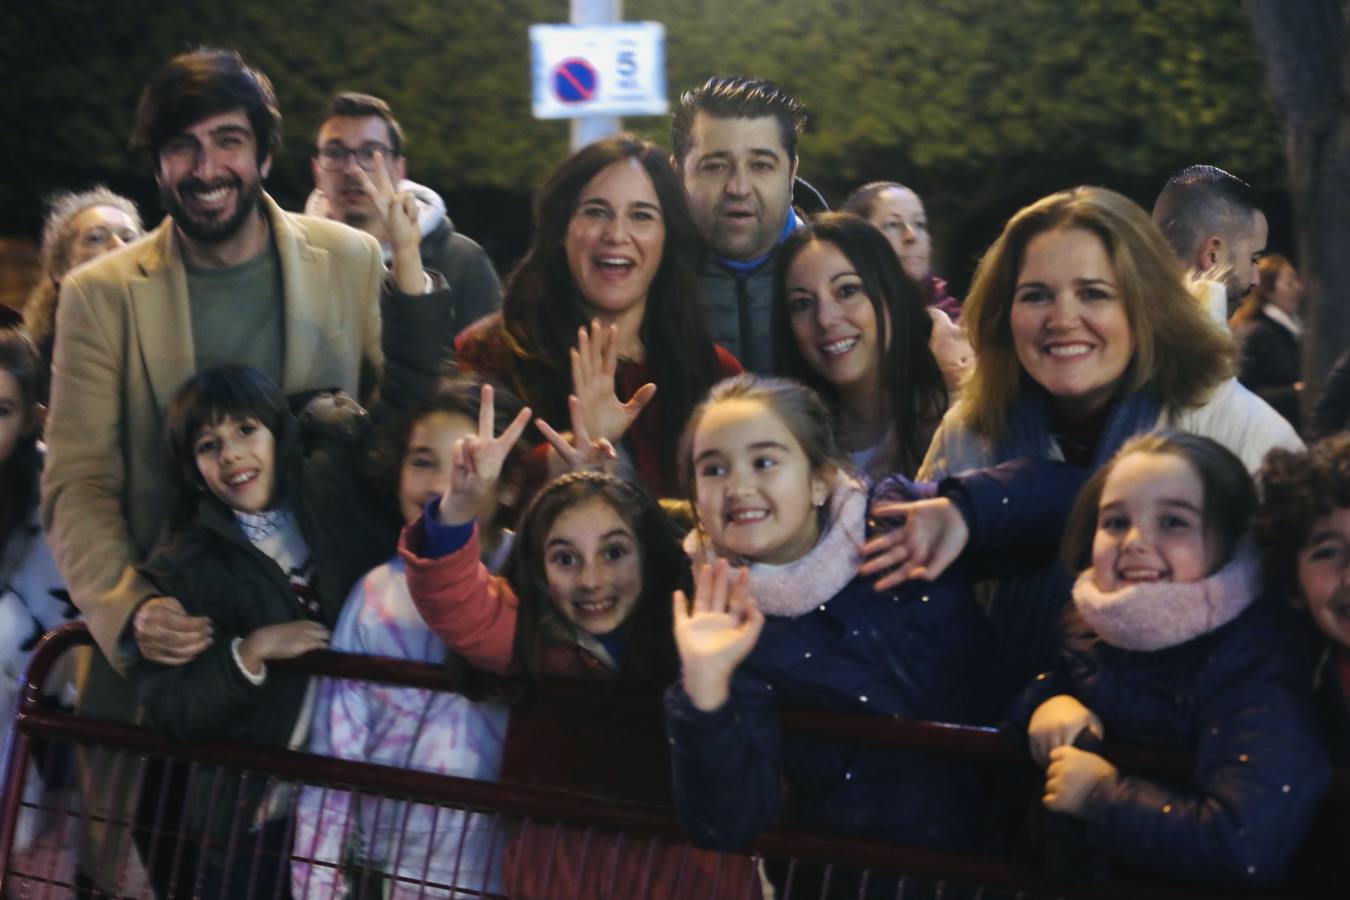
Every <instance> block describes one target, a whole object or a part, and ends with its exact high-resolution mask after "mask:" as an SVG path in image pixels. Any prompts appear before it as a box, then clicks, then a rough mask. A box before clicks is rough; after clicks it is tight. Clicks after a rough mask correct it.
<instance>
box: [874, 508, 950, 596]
mask: <svg viewBox="0 0 1350 900" xmlns="http://www.w3.org/2000/svg"><path fill="white" fill-rule="evenodd" d="M871 513H872V515H873V516H874V517H875V518H878V519H891V520H897V521H898V522H899V524H898V525H896V526H895V527H894V528H892V529H891V530H890V531H887V532H885V533H884V534H878V535H875V536H873V537H872V538H871V539H870V540H868V541H867V543H865V544H863V548H862V552H863V556H865V557H867V559H866V561H865V562H864V563H863V564H862V565H861V566H859V567H858V574H860V575H877V574H880V575H881V577H880V578H878V579H877V582H876V589H877V590H879V591H884V590H887V589H888V588H892V587H895V586H896V585H897V584H900V583H901V582H903V581H908V580H910V579H912V578H921V579H924V580H926V581H933V580H935V579H936V578H938V577H939V576H941V575H942V573H943V572H945V571H947V567H948V566H950V565H951V564H952V563H953V562H955V561H956V558H957V557H958V556H960V555H961V551H962V550H964V549H965V547H966V542H967V541H968V540H970V529H969V527H967V525H966V520H965V517H964V516H962V515H961V511H960V510H959V509H957V508H956V506H955V504H953V503H952V502H951V501H950V500H948V499H946V498H945V497H940V498H938V499H936V500H916V501H914V502H912V503H896V502H890V501H886V502H880V503H875V504H873V506H872V509H871Z"/></svg>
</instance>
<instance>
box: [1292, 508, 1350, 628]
mask: <svg viewBox="0 0 1350 900" xmlns="http://www.w3.org/2000/svg"><path fill="white" fill-rule="evenodd" d="M1347 573H1350V508H1346V507H1340V508H1338V509H1335V510H1333V511H1332V512H1331V514H1330V515H1327V516H1324V517H1322V518H1321V519H1318V520H1317V521H1316V522H1314V523H1313V526H1312V528H1311V529H1309V531H1308V540H1307V541H1305V542H1304V544H1303V547H1302V548H1301V549H1300V550H1299V551H1298V583H1299V590H1300V592H1301V593H1302V595H1303V601H1304V602H1305V603H1307V604H1308V612H1309V613H1310V614H1311V615H1312V617H1313V621H1314V622H1315V623H1316V624H1317V627H1318V628H1319V629H1321V631H1322V633H1323V634H1325V635H1326V636H1327V637H1328V638H1330V639H1331V640H1333V641H1335V642H1336V643H1337V644H1339V645H1340V646H1341V647H1347V648H1350V584H1347V579H1346V575H1347Z"/></svg>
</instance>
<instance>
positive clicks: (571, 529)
mask: <svg viewBox="0 0 1350 900" xmlns="http://www.w3.org/2000/svg"><path fill="white" fill-rule="evenodd" d="M544 575H545V577H546V578H547V579H548V591H549V594H550V595H551V597H552V599H553V603H554V605H555V606H556V607H557V608H558V612H559V613H561V614H562V617H563V618H565V619H567V620H568V621H569V622H571V623H572V624H573V625H576V626H577V627H578V628H580V629H581V630H582V631H584V632H586V633H588V634H593V635H601V634H609V633H610V632H612V631H614V630H615V629H616V628H618V627H619V626H620V625H622V624H623V623H624V620H625V619H627V618H628V616H629V615H630V614H631V613H632V612H633V609H634V608H635V607H636V606H637V602H638V599H639V598H640V597H641V596H642V558H641V554H640V553H639V551H638V542H637V536H636V535H635V534H633V530H632V528H630V527H629V525H628V524H627V523H626V522H625V521H624V520H623V518H622V517H621V516H620V515H619V514H618V513H617V512H616V511H615V510H614V507H612V506H610V505H609V503H607V502H605V501H604V500H601V499H598V498H597V499H594V500H591V501H590V502H587V503H583V504H581V505H580V506H575V507H572V508H570V509H567V510H565V511H564V512H562V513H561V514H560V515H559V516H558V518H557V519H556V520H555V521H554V523H553V527H552V528H550V529H549V532H548V536H547V537H546V538H545V539H544Z"/></svg>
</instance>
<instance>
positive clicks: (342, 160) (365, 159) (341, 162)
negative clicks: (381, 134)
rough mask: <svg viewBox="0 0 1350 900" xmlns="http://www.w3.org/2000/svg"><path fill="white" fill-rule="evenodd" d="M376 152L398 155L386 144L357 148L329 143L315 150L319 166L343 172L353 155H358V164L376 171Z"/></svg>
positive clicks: (370, 170)
mask: <svg viewBox="0 0 1350 900" xmlns="http://www.w3.org/2000/svg"><path fill="white" fill-rule="evenodd" d="M376 153H381V154H383V155H384V156H385V158H389V157H392V156H396V155H397V154H395V153H394V148H393V147H386V146H385V145H384V144H366V145H365V146H363V147H360V148H358V149H356V150H353V149H351V148H350V147H344V146H342V145H341V144H327V145H325V146H323V147H320V148H319V149H318V150H315V151H314V156H315V157H316V158H317V159H318V160H319V168H320V169H325V170H327V171H329V172H341V171H342V170H343V169H345V168H347V163H348V162H349V161H350V160H351V158H352V157H353V156H355V157H356V164H357V165H358V166H360V167H361V168H363V169H365V170H366V171H367V172H374V171H375V154H376Z"/></svg>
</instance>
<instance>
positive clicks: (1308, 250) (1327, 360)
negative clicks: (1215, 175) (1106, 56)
mask: <svg viewBox="0 0 1350 900" xmlns="http://www.w3.org/2000/svg"><path fill="white" fill-rule="evenodd" d="M1246 6H1247V10H1248V12H1249V13H1250V14H1251V17H1252V25H1253V29H1254V31H1255V33H1256V36H1257V42H1258V44H1259V45H1260V47H1261V53H1262V55H1263V57H1264V58H1265V65H1266V84H1267V85H1268V86H1269V88H1270V93H1271V96H1272V97H1274V99H1275V106H1276V109H1278V110H1279V114H1280V132H1281V135H1282V136H1283V144H1284V152H1285V156H1286V158H1287V162H1288V169H1289V196H1290V198H1291V199H1292V201H1293V205H1294V215H1295V219H1296V231H1297V234H1298V259H1299V266H1300V274H1301V275H1302V276H1303V281H1304V284H1306V285H1307V289H1308V297H1309V303H1308V308H1307V309H1306V310H1305V311H1304V316H1305V318H1306V319H1307V320H1308V324H1309V327H1308V328H1307V330H1306V331H1305V334H1307V335H1308V339H1307V340H1306V341H1305V343H1304V347H1303V371H1304V372H1306V373H1308V382H1309V385H1310V390H1309V391H1308V393H1309V394H1311V395H1312V396H1314V397H1315V396H1318V395H1319V394H1320V393H1321V386H1322V380H1323V378H1324V377H1325V375H1326V372H1327V370H1328V369H1329V368H1330V366H1331V364H1332V363H1333V362H1335V360H1336V358H1337V357H1338V356H1340V355H1341V354H1342V353H1344V352H1345V351H1346V349H1347V348H1350V305H1347V304H1346V302H1345V292H1346V289H1347V286H1350V254H1347V253H1346V252H1345V250H1346V247H1347V246H1350V111H1347V105H1346V103H1347V98H1350V73H1348V72H1347V69H1346V64H1345V62H1346V48H1347V46H1350V2H1347V0H1302V2H1299V3H1281V2H1275V0H1246Z"/></svg>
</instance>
